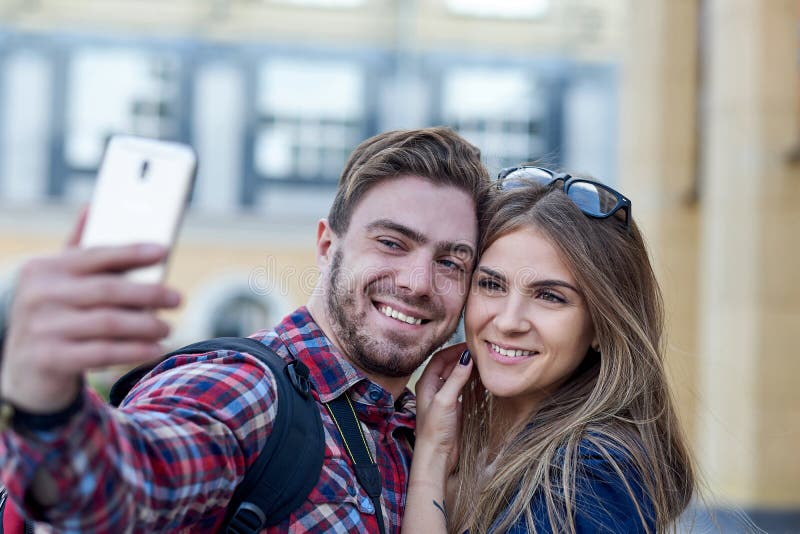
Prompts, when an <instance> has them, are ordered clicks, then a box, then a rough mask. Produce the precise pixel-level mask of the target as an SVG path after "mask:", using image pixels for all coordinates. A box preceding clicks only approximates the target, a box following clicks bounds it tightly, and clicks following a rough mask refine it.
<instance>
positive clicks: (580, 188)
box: [567, 180, 619, 217]
mask: <svg viewBox="0 0 800 534" xmlns="http://www.w3.org/2000/svg"><path fill="white" fill-rule="evenodd" d="M567 195H568V196H569V198H571V199H572V201H573V202H574V203H575V204H576V205H577V206H578V207H579V208H580V209H581V210H583V212H584V213H588V214H589V215H594V216H595V217H607V216H609V215H610V214H611V213H612V212H613V211H614V209H616V208H617V204H618V203H619V199H618V198H617V196H616V195H614V194H613V193H612V192H611V191H608V190H607V189H605V188H604V187H600V186H598V185H595V184H592V183H589V182H582V181H580V180H578V181H575V182H572V183H570V184H569V189H568V190H567Z"/></svg>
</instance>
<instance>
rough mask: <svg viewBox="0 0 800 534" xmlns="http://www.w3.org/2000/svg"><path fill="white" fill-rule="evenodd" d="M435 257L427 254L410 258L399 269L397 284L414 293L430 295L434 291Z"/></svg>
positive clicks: (400, 287) (399, 287)
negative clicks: (432, 257)
mask: <svg viewBox="0 0 800 534" xmlns="http://www.w3.org/2000/svg"><path fill="white" fill-rule="evenodd" d="M434 268H435V266H434V262H433V259H431V258H429V257H426V256H425V255H422V254H420V255H417V256H415V257H413V259H412V258H409V262H408V263H407V264H406V265H404V266H403V267H401V268H400V269H398V270H397V272H396V279H395V284H396V286H397V287H398V289H402V290H404V291H406V292H408V293H409V294H412V295H426V296H427V295H430V294H431V292H432V291H433V274H434Z"/></svg>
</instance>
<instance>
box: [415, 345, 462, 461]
mask: <svg viewBox="0 0 800 534" xmlns="http://www.w3.org/2000/svg"><path fill="white" fill-rule="evenodd" d="M466 348H467V346H466V343H458V344H456V345H453V346H451V347H447V348H446V349H442V350H440V351H439V352H437V353H436V354H434V356H433V357H432V358H431V361H430V362H428V365H427V366H426V367H425V371H424V372H423V373H422V376H421V377H420V379H419V381H418V382H417V386H416V394H417V440H416V445H415V455H416V451H420V452H421V451H423V450H427V451H429V452H430V453H432V454H433V455H434V456H435V457H437V458H442V459H445V463H446V467H447V469H446V473H445V474H447V473H450V471H452V469H453V467H455V463H456V460H457V459H458V442H459V435H460V431H461V401H460V396H461V389H462V388H463V387H464V385H465V384H466V383H467V380H468V379H469V376H470V372H471V371H472V358H471V357H470V355H469V351H467V350H466ZM436 471H438V470H436Z"/></svg>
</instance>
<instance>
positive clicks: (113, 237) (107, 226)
mask: <svg viewBox="0 0 800 534" xmlns="http://www.w3.org/2000/svg"><path fill="white" fill-rule="evenodd" d="M196 169H197V156H196V155H195V152H194V150H193V149H192V148H191V147H190V146H188V145H184V144H181V143H173V142H168V141H159V140H155V139H145V138H142V137H133V136H121V135H120V136H114V137H112V138H111V140H110V141H109V143H108V146H107V147H106V152H105V155H104V157H103V162H102V164H101V165H100V171H99V173H98V176H97V182H96V184H95V188H94V194H93V196H92V202H91V205H90V206H89V214H88V217H87V220H86V225H85V227H84V229H83V235H82V237H81V246H82V247H93V246H103V245H127V244H131V243H158V244H160V245H164V246H165V247H167V248H168V249H170V250H171V249H172V247H173V245H174V243H175V239H176V237H177V233H178V228H179V226H180V223H181V220H182V218H183V213H184V211H185V209H186V203H187V201H188V199H189V193H190V192H191V190H192V186H193V184H194V176H195V172H196ZM165 273H166V260H165V261H164V262H162V263H159V264H157V265H151V266H148V267H143V268H140V269H132V270H130V271H128V272H127V273H126V276H127V277H129V278H130V279H131V280H134V281H136V282H145V283H157V282H161V281H163V279H164V275H165Z"/></svg>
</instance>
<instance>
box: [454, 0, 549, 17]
mask: <svg viewBox="0 0 800 534" xmlns="http://www.w3.org/2000/svg"><path fill="white" fill-rule="evenodd" d="M446 4H447V8H448V9H449V10H450V11H452V12H453V13H455V14H457V15H466V16H471V17H481V18H508V19H519V18H526V19H534V18H539V17H542V16H544V15H545V14H547V11H548V9H549V8H550V0H446Z"/></svg>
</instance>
